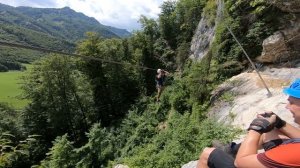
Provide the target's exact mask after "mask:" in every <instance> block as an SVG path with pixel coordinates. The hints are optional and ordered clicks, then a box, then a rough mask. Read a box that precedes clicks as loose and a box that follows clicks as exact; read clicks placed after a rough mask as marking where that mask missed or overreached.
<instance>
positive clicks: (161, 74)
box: [155, 69, 170, 102]
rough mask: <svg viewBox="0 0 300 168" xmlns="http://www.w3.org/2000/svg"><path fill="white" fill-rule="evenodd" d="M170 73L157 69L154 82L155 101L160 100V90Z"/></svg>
mask: <svg viewBox="0 0 300 168" xmlns="http://www.w3.org/2000/svg"><path fill="white" fill-rule="evenodd" d="M169 74H170V73H169V72H167V71H166V70H163V69H157V74H156V76H155V82H156V89H157V96H156V101H157V102H159V101H160V96H161V93H162V91H163V90H164V82H165V79H166V76H168V75H169Z"/></svg>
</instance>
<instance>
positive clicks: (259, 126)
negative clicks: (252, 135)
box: [248, 118, 274, 134]
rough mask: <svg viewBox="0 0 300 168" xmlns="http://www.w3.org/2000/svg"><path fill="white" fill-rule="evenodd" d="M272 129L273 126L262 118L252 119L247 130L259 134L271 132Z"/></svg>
mask: <svg viewBox="0 0 300 168" xmlns="http://www.w3.org/2000/svg"><path fill="white" fill-rule="evenodd" d="M273 128H274V124H271V123H270V122H269V121H268V120H266V119H264V118H256V119H254V120H253V121H252V122H251V124H250V126H249V128H248V130H254V131H256V132H258V133H260V134H262V133H266V132H269V131H271V130H272V129H273Z"/></svg>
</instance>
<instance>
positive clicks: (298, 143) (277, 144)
mask: <svg viewBox="0 0 300 168" xmlns="http://www.w3.org/2000/svg"><path fill="white" fill-rule="evenodd" d="M283 92H284V93H285V94H287V95H288V96H289V97H288V99H287V101H288V103H287V105H286V109H287V110H289V111H290V112H291V113H292V114H293V118H294V121H295V123H296V124H298V125H300V79H296V80H295V81H294V82H293V83H292V84H291V85H290V87H289V88H284V89H283ZM247 130H248V133H247V136H246V137H245V139H244V140H243V142H242V143H241V144H236V145H234V146H235V147H234V146H232V145H231V146H229V148H227V147H226V148H221V147H211V148H205V149H204V150H203V152H202V153H201V154H200V157H199V160H198V164H197V168H208V167H209V168H243V167H247V168H296V167H300V129H299V127H296V126H293V125H291V124H289V123H287V122H285V121H284V120H282V119H281V118H280V117H279V116H277V115H276V114H275V113H273V112H264V113H262V114H259V115H258V116H257V118H255V119H254V120H253V121H252V122H251V124H250V125H249V127H248V129H247ZM237 145H238V147H237ZM234 148H235V149H234ZM260 148H263V149H264V152H262V153H258V150H259V149H260ZM224 149H225V150H224ZM233 149H234V150H235V151H233ZM236 151H237V154H236ZM235 154H236V155H235Z"/></svg>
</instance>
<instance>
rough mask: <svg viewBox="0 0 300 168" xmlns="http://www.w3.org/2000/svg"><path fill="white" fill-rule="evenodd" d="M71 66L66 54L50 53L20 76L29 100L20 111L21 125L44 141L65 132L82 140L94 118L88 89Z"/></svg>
mask: <svg viewBox="0 0 300 168" xmlns="http://www.w3.org/2000/svg"><path fill="white" fill-rule="evenodd" d="M74 65H75V64H74V61H73V60H71V59H70V58H68V57H63V56H59V55H51V56H50V57H46V58H44V59H42V60H41V61H39V62H37V63H36V64H35V66H34V68H33V70H32V72H31V73H30V74H29V75H28V76H25V77H24V85H23V86H22V88H23V89H24V92H25V93H24V96H25V98H27V99H29V100H31V103H30V104H29V106H28V107H27V108H26V110H25V111H24V114H23V116H24V127H25V128H26V129H27V131H28V132H29V133H30V134H39V135H42V136H43V137H45V140H46V142H51V140H52V139H53V138H54V137H56V136H58V135H63V134H65V133H69V134H70V135H71V137H72V139H73V140H74V141H75V142H80V141H82V138H84V136H82V135H84V133H85V132H86V131H87V129H88V125H89V124H90V123H91V122H92V121H91V120H92V119H93V117H94V116H93V113H92V112H93V108H92V107H93V101H92V99H91V95H92V93H91V88H90V86H89V85H88V83H86V82H85V81H86V78H85V76H84V75H83V74H82V73H80V72H79V71H78V70H76V68H75V66H74Z"/></svg>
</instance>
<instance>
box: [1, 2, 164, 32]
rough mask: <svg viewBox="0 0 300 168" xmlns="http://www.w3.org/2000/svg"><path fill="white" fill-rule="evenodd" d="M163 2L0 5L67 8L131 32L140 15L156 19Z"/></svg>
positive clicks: (21, 3) (137, 25)
mask: <svg viewBox="0 0 300 168" xmlns="http://www.w3.org/2000/svg"><path fill="white" fill-rule="evenodd" d="M163 1H165V0H43V1H41V0H10V1H8V0H0V3H4V4H8V5H11V6H31V7H39V8H62V7H65V6H68V7H70V8H72V9H73V10H75V11H77V12H82V13H84V14H85V15H87V16H90V17H94V18H96V19H97V20H98V21H99V22H100V23H101V24H104V25H108V26H113V27H118V28H124V29H127V30H129V31H131V30H134V29H139V27H140V25H139V23H138V20H139V18H140V16H141V15H145V16H147V17H150V18H157V17H158V14H159V13H160V8H159V7H160V5H161V4H162V2H163Z"/></svg>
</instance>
